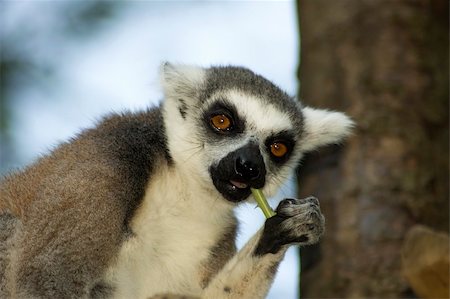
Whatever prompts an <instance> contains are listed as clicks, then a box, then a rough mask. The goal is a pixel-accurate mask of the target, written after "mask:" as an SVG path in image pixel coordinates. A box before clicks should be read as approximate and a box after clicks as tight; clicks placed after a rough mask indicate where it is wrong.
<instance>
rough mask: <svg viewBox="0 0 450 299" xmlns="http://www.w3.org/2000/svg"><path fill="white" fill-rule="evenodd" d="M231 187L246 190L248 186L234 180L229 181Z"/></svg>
mask: <svg viewBox="0 0 450 299" xmlns="http://www.w3.org/2000/svg"><path fill="white" fill-rule="evenodd" d="M230 183H231V185H233V187H235V188H238V189H246V188H248V185H247V184H246V183H241V182H238V181H235V180H230Z"/></svg>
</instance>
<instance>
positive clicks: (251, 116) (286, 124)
mask: <svg viewBox="0 0 450 299" xmlns="http://www.w3.org/2000/svg"><path fill="white" fill-rule="evenodd" d="M226 99H228V100H229V101H230V102H231V103H233V104H234V105H235V106H236V108H237V109H238V113H239V115H240V116H241V118H242V119H245V121H246V123H247V126H249V127H250V128H249V131H251V133H252V134H256V133H264V134H268V133H274V132H279V131H283V130H291V129H292V123H291V120H290V119H289V116H288V115H286V113H283V112H281V111H280V110H278V109H277V108H276V107H275V106H273V105H268V104H262V103H264V101H263V100H262V99H260V98H258V97H256V96H253V95H249V94H245V93H243V92H240V91H238V90H229V91H227V92H226Z"/></svg>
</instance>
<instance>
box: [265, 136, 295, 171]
mask: <svg viewBox="0 0 450 299" xmlns="http://www.w3.org/2000/svg"><path fill="white" fill-rule="evenodd" d="M265 144H266V148H267V152H268V153H269V155H270V157H271V158H272V160H273V161H275V162H277V163H283V162H286V161H287V160H288V159H289V157H290V155H291V153H292V150H293V148H294V145H295V141H294V139H293V138H292V136H291V134H290V133H289V132H281V133H279V134H277V135H276V136H272V137H270V138H268V139H267V140H266V143H265Z"/></svg>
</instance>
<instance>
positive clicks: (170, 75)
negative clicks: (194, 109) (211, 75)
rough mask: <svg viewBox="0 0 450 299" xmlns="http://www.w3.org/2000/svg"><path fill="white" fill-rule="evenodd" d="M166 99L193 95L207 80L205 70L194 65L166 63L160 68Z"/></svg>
mask: <svg viewBox="0 0 450 299" xmlns="http://www.w3.org/2000/svg"><path fill="white" fill-rule="evenodd" d="M160 80H161V85H162V87H163V90H164V94H165V96H166V100H167V99H168V98H172V97H175V98H177V97H180V96H181V97H182V98H185V97H188V98H189V97H193V96H195V92H196V91H197V88H198V87H200V86H201V85H202V84H203V82H204V80H205V70H204V69H203V68H200V67H196V66H192V65H184V64H177V65H172V64H170V63H165V64H163V65H162V66H161V70H160Z"/></svg>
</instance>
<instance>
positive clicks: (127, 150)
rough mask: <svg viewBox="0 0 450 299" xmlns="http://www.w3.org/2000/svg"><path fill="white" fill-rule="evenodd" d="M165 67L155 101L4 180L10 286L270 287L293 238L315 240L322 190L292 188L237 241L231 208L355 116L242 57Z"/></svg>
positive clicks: (76, 293)
mask: <svg viewBox="0 0 450 299" xmlns="http://www.w3.org/2000/svg"><path fill="white" fill-rule="evenodd" d="M161 73H162V74H161V77H162V85H163V89H164V93H165V101H164V102H163V104H162V106H161V107H160V108H159V107H158V108H152V109H149V110H147V111H144V112H139V113H129V112H127V113H123V114H113V115H110V116H108V117H106V118H104V119H103V120H102V121H101V122H99V123H98V124H97V125H96V127H94V128H92V129H87V130H84V131H82V132H81V133H80V134H78V135H77V136H76V137H75V138H73V139H72V140H70V141H69V142H66V143H64V144H62V145H60V146H59V147H57V148H56V149H55V150H53V151H52V152H51V154H49V155H47V156H44V157H42V158H40V159H39V160H37V161H36V162H35V163H34V164H32V165H30V166H29V167H27V168H26V169H24V170H23V171H20V172H17V173H15V174H11V175H9V176H7V177H5V178H4V179H3V181H2V182H1V184H0V191H1V193H0V194H1V199H0V297H1V298H5V297H6V298H9V297H12V298H151V297H153V298H159V297H158V296H159V295H158V294H166V295H164V296H167V298H169V295H167V294H168V293H173V294H182V295H183V296H193V297H197V298H199V297H201V298H252V299H255V298H263V297H265V296H266V294H267V292H268V289H269V287H270V284H271V282H272V280H273V277H274V274H275V272H276V270H277V266H278V264H279V262H280V260H281V259H282V258H283V255H284V253H285V251H286V249H287V247H288V246H289V245H291V244H312V243H314V242H316V241H317V240H318V238H319V237H320V235H321V234H322V232H323V227H324V220H323V216H322V214H321V212H320V209H319V204H318V201H317V200H316V199H315V198H307V199H301V200H298V199H285V200H283V201H281V203H280V204H279V205H278V208H277V209H276V212H277V214H276V216H274V217H272V218H269V219H268V220H267V221H266V222H265V225H264V227H263V228H262V229H261V230H260V231H259V232H258V233H257V234H256V235H255V236H254V237H253V238H252V239H251V240H250V241H249V242H248V243H247V244H246V245H245V246H244V247H243V248H242V250H240V251H239V252H237V253H236V247H235V237H236V227H237V222H236V218H235V216H234V214H233V208H234V207H235V206H236V205H237V204H238V203H240V202H242V201H245V200H247V199H249V196H250V193H251V192H250V187H254V188H262V189H263V191H264V193H266V194H267V195H271V194H274V193H275V191H276V190H277V188H278V187H279V186H280V184H281V182H282V181H283V179H285V178H286V176H287V175H288V174H289V173H290V170H291V169H292V168H293V167H295V166H296V165H297V163H298V161H299V159H300V158H301V156H302V154H303V153H305V152H307V151H311V150H313V149H315V148H317V147H318V146H321V145H325V144H329V143H335V142H339V141H340V140H341V139H342V138H344V137H345V136H346V135H348V134H349V131H350V128H351V126H352V121H351V120H350V119H349V118H347V117H346V116H345V115H344V114H342V113H338V112H329V111H324V110H316V109H312V108H308V107H301V106H300V104H299V103H298V102H297V101H295V100H294V99H293V98H291V97H290V96H288V95H287V94H286V93H285V92H283V91H281V90H280V89H279V88H278V87H276V86H275V85H274V84H272V83H271V82H269V81H268V80H266V79H264V78H263V77H261V76H259V75H256V74H254V73H253V72H251V71H250V70H247V69H245V68H241V67H211V68H207V69H206V68H198V67H191V66H174V65H171V64H165V65H164V66H163V67H162V71H161ZM164 296H163V297H164ZM170 296H171V297H170V298H177V296H176V295H170Z"/></svg>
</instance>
